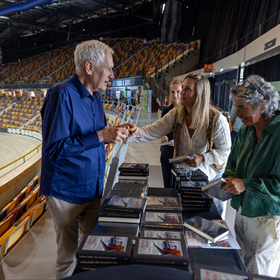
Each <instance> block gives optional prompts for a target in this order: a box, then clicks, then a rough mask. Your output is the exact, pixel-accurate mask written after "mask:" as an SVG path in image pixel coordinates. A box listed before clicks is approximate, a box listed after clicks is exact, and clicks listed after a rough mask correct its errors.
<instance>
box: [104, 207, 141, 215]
mask: <svg viewBox="0 0 280 280" xmlns="http://www.w3.org/2000/svg"><path fill="white" fill-rule="evenodd" d="M103 209H104V211H108V212H109V211H113V212H127V213H137V214H141V213H142V212H143V209H138V208H137V209H134V208H117V207H114V206H103Z"/></svg>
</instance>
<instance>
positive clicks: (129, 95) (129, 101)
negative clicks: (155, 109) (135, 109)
mask: <svg viewBox="0 0 280 280" xmlns="http://www.w3.org/2000/svg"><path fill="white" fill-rule="evenodd" d="M126 95H127V102H128V103H130V104H131V91H130V90H128V91H127V92H126Z"/></svg>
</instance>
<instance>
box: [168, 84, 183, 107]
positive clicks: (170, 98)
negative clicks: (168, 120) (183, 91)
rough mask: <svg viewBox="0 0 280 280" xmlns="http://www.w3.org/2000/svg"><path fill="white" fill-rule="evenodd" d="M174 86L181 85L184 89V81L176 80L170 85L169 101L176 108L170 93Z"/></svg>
mask: <svg viewBox="0 0 280 280" xmlns="http://www.w3.org/2000/svg"><path fill="white" fill-rule="evenodd" d="M172 85H180V86H181V87H183V81H182V80H180V79H175V80H173V81H172V82H171V83H170V85H169V99H168V103H169V104H172V105H173V106H174V102H173V100H172V96H171V92H170V88H171V86H172Z"/></svg>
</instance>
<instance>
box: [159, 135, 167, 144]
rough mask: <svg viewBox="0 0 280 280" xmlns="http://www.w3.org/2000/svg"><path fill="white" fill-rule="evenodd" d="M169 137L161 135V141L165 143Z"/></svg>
mask: <svg viewBox="0 0 280 280" xmlns="http://www.w3.org/2000/svg"><path fill="white" fill-rule="evenodd" d="M168 140H169V139H168V137H167V136H163V137H161V139H160V141H161V143H164V142H168Z"/></svg>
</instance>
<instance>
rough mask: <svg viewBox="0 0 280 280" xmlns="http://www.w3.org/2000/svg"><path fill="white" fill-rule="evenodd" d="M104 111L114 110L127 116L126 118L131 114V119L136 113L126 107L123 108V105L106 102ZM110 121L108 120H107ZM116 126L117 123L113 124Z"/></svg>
mask: <svg viewBox="0 0 280 280" xmlns="http://www.w3.org/2000/svg"><path fill="white" fill-rule="evenodd" d="M103 108H104V111H105V110H106V111H112V112H115V113H116V114H121V115H122V117H123V116H125V117H126V119H127V118H128V116H130V119H133V118H134V113H133V112H131V111H129V110H127V109H126V108H125V109H123V108H122V106H118V105H113V104H104V105H103ZM107 122H108V120H107ZM112 126H115V123H114V124H113V125H112Z"/></svg>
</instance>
